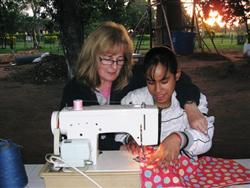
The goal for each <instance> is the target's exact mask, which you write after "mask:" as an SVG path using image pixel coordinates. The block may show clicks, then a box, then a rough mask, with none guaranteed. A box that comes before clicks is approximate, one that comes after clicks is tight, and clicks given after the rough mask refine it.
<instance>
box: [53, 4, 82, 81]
mask: <svg viewBox="0 0 250 188" xmlns="http://www.w3.org/2000/svg"><path fill="white" fill-rule="evenodd" d="M55 3H56V6H57V7H58V9H57V11H58V13H57V15H58V18H57V21H58V23H59V27H60V31H61V43H62V45H63V48H64V53H65V58H66V62H67V63H68V73H69V74H68V76H69V77H72V76H73V75H74V65H75V62H76V60H77V58H78V55H79V53H80V50H81V46H82V43H83V40H84V34H83V21H82V20H81V15H79V14H80V11H78V10H79V8H78V7H79V6H78V1H76V0H74V1H69V0H56V1H55Z"/></svg>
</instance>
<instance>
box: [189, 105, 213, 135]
mask: <svg viewBox="0 0 250 188" xmlns="http://www.w3.org/2000/svg"><path fill="white" fill-rule="evenodd" d="M184 109H185V111H186V113H187V118H188V122H189V125H190V127H191V128H193V129H196V130H198V131H200V132H202V133H204V134H207V127H208V122H207V119H206V118H205V116H204V115H203V114H202V113H201V112H200V110H199V109H198V107H197V105H196V104H195V102H193V103H188V104H185V105H184Z"/></svg>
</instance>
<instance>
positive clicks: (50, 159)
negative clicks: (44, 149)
mask: <svg viewBox="0 0 250 188" xmlns="http://www.w3.org/2000/svg"><path fill="white" fill-rule="evenodd" d="M45 160H46V161H47V162H48V163H52V164H55V160H59V161H61V162H63V163H64V164H66V165H67V166H69V167H70V168H72V169H74V170H75V171H76V172H78V173H80V174H81V175H83V176H84V177H85V178H87V179H88V180H89V181H91V182H92V183H93V184H95V185H96V187H98V188H102V186H101V185H99V184H98V183H97V182H96V181H95V180H93V179H92V178H91V177H89V176H88V175H87V174H85V173H84V172H83V171H81V170H79V169H78V168H77V167H75V166H72V165H70V164H69V163H67V162H66V161H64V160H63V159H62V158H60V157H58V156H55V155H53V154H46V155H45ZM85 164H86V165H90V164H91V163H90V161H86V162H85Z"/></svg>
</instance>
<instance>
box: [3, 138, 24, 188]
mask: <svg viewBox="0 0 250 188" xmlns="http://www.w3.org/2000/svg"><path fill="white" fill-rule="evenodd" d="M0 169H1V173H0V187H4V188H13V187H25V186H26V185H27V183H28V177H27V174H26V171H25V168H24V165H23V162H22V158H21V152H20V146H18V145H16V144H15V143H13V142H12V141H11V140H1V139H0Z"/></svg>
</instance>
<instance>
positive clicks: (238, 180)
mask: <svg viewBox="0 0 250 188" xmlns="http://www.w3.org/2000/svg"><path fill="white" fill-rule="evenodd" d="M178 160H179V163H178V165H169V166H168V167H167V168H156V167H155V164H153V165H145V164H146V160H144V162H142V163H141V187H142V188H151V187H152V188H162V187H188V188H189V187H190V188H199V187H202V188H209V187H213V188H214V187H225V186H230V185H236V184H244V183H248V182H250V169H246V168H245V167H243V166H242V165H241V164H239V163H237V162H235V161H234V160H227V159H222V158H213V157H208V156H205V157H201V158H199V159H198V160H196V161H194V160H192V159H190V158H188V157H186V156H184V155H180V156H179V159H178Z"/></svg>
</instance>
